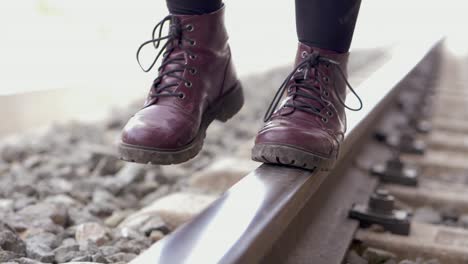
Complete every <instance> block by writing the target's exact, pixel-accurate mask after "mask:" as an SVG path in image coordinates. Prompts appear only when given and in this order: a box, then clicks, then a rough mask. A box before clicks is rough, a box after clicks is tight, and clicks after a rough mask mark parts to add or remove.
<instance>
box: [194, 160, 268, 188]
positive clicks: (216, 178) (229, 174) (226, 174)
mask: <svg viewBox="0 0 468 264" xmlns="http://www.w3.org/2000/svg"><path fill="white" fill-rule="evenodd" d="M258 165H259V163H257V162H254V161H252V160H245V159H238V158H228V157H226V158H220V159H218V160H216V161H214V162H213V163H212V165H210V166H208V167H207V168H206V169H203V170H201V171H199V172H196V173H195V174H194V175H193V176H192V177H191V178H190V180H189V184H190V186H192V187H194V188H197V189H201V190H203V191H207V192H224V191H226V190H227V189H229V188H230V187H231V186H232V185H234V184H235V183H237V182H238V181H239V180H241V179H242V178H243V177H244V176H245V175H247V174H249V173H250V172H251V171H253V170H254V169H255V168H257V167H258Z"/></svg>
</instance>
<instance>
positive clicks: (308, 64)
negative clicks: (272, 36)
mask: <svg viewBox="0 0 468 264" xmlns="http://www.w3.org/2000/svg"><path fill="white" fill-rule="evenodd" d="M320 63H325V65H333V66H334V68H336V69H337V70H338V72H339V73H340V76H341V78H343V80H344V81H345V83H346V86H347V87H349V89H350V91H351V92H352V93H353V95H354V96H355V97H356V98H357V99H358V101H359V107H357V108H351V107H349V106H348V105H346V104H345V102H344V100H343V99H342V98H341V97H340V95H339V93H338V90H337V88H336V86H334V89H335V92H336V94H337V97H338V101H339V102H340V104H341V105H343V106H344V107H345V108H346V109H348V110H351V111H359V110H361V109H362V106H363V104H362V100H361V98H360V97H359V95H358V94H357V93H356V92H355V90H354V89H353V87H352V86H351V84H350V83H349V82H348V80H347V79H346V76H345V74H344V72H343V69H342V68H341V67H340V63H339V62H337V61H334V60H332V59H329V58H327V57H324V56H321V55H319V53H318V52H316V51H314V52H312V53H310V54H307V55H306V56H305V58H304V60H303V61H302V62H301V63H299V64H298V65H297V66H296V67H295V68H294V69H293V71H292V72H291V73H290V74H289V75H288V76H287V77H286V79H285V80H284V82H283V83H282V84H281V86H280V88H279V89H278V90H277V91H276V94H275V96H274V97H273V100H272V102H271V103H270V106H269V107H268V110H267V112H266V113H265V116H264V122H267V121H268V120H270V118H271V116H272V115H273V113H274V112H275V110H276V108H277V107H278V104H279V102H280V100H281V98H282V96H283V94H284V92H285V90H286V89H288V96H292V100H287V101H286V102H285V103H284V105H283V107H292V108H294V109H297V110H300V111H304V112H308V113H311V114H314V115H318V116H320V117H322V120H328V117H327V116H325V115H324V114H322V113H321V112H322V111H321V110H322V109H323V108H324V107H328V108H330V107H333V104H332V103H331V102H330V101H328V100H327V99H326V98H324V97H323V96H317V94H320V92H321V91H322V89H323V87H326V85H325V83H324V82H327V80H328V79H327V78H328V77H326V76H325V77H324V78H321V77H320V74H321V73H320V71H319V70H318V65H319V64H320ZM327 67H329V66H327ZM312 69H314V70H315V74H313V79H312V81H310V80H309V78H308V75H309V72H310V71H311V70H312ZM291 80H292V81H293V82H292V83H291V85H289V86H288V83H289V82H290V81H291ZM292 88H296V89H294V91H293V89H292ZM304 90H309V91H312V92H313V93H312V94H310V93H306V92H304ZM325 92H326V93H328V92H327V91H325ZM300 98H306V99H310V100H308V102H307V101H303V100H300ZM328 113H331V111H328Z"/></svg>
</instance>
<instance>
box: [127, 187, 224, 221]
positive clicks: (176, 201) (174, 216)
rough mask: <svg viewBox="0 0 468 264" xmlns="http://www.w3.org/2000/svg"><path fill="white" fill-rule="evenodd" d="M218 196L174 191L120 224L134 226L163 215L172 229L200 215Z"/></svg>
mask: <svg viewBox="0 0 468 264" xmlns="http://www.w3.org/2000/svg"><path fill="white" fill-rule="evenodd" d="M216 198H217V196H215V195H208V194H195V193H186V192H179V193H173V194H170V195H168V196H165V197H162V198H160V199H158V200H156V201H154V202H153V203H152V204H150V205H149V206H147V207H145V208H143V209H141V210H140V211H138V212H136V213H134V214H132V215H130V216H129V217H127V219H125V220H124V221H123V222H122V223H121V224H120V225H119V226H120V227H129V228H134V227H135V226H136V225H138V224H142V223H144V222H146V221H148V219H150V218H152V217H161V218H162V219H163V220H164V222H165V223H166V224H167V225H168V228H170V229H171V230H172V229H175V228H177V227H178V226H180V225H181V224H183V223H185V222H187V221H189V220H190V219H192V218H193V217H194V216H196V215H198V214H199V213H200V212H201V211H202V210H204V209H205V208H206V207H207V206H209V205H210V204H211V203H212V202H213V201H214V200H215V199H216Z"/></svg>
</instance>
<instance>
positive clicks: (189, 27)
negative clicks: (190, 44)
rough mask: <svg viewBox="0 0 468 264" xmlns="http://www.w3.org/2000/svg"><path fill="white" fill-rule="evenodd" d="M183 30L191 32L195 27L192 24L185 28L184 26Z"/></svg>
mask: <svg viewBox="0 0 468 264" xmlns="http://www.w3.org/2000/svg"><path fill="white" fill-rule="evenodd" d="M185 28H186V29H187V31H188V32H192V31H193V30H195V27H194V26H193V25H192V24H188V25H187V26H185Z"/></svg>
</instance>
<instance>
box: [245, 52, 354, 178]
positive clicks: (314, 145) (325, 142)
mask: <svg viewBox="0 0 468 264" xmlns="http://www.w3.org/2000/svg"><path fill="white" fill-rule="evenodd" d="M347 60H348V53H342V54H339V53H336V52H333V51H330V50H324V49H319V48H315V47H309V46H307V45H305V44H302V43H299V48H298V51H297V55H296V63H295V68H294V70H293V71H292V72H291V73H290V75H289V76H288V77H287V78H286V80H285V81H284V82H283V84H282V85H281V87H280V89H279V90H278V92H277V93H276V95H275V98H274V99H273V102H272V104H271V105H270V108H269V109H268V111H267V113H266V115H265V122H266V124H265V125H264V127H263V128H262V129H261V130H260V131H259V132H258V135H257V137H256V139H255V146H254V148H253V149H252V159H253V160H256V161H260V162H265V163H275V164H282V165H290V166H295V167H301V168H305V169H314V168H318V167H319V168H320V169H322V170H328V169H330V168H331V167H332V166H333V165H334V162H335V161H336V159H337V157H338V152H339V149H340V144H341V142H342V141H343V138H344V133H345V130H346V117H345V109H344V108H345V107H346V108H348V109H350V110H354V111H357V110H360V109H361V108H362V103H361V100H360V98H359V97H357V98H358V100H359V102H360V103H361V106H360V107H359V108H357V109H351V108H349V107H348V106H346V105H345V104H344V100H345V97H346V86H347V85H348V86H349V87H350V89H351V91H352V92H353V93H354V94H355V95H356V93H355V92H354V90H353V89H352V87H351V86H350V85H349V83H348V82H347V80H346V64H347ZM283 95H284V96H286V98H285V99H284V100H283V101H282V103H281V104H280V106H279V107H278V103H279V101H280V100H281V98H282V97H283ZM356 96H357V95H356ZM276 108H277V109H276ZM275 110H276V111H275Z"/></svg>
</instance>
